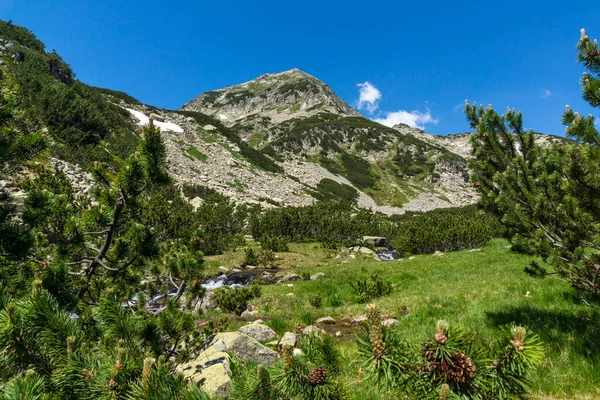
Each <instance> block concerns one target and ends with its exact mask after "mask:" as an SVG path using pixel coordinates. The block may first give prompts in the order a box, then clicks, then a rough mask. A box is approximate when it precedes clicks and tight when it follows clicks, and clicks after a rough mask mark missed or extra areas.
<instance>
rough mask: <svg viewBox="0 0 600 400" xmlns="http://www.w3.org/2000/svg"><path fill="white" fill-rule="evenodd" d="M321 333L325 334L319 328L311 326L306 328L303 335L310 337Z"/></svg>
mask: <svg viewBox="0 0 600 400" xmlns="http://www.w3.org/2000/svg"><path fill="white" fill-rule="evenodd" d="M315 332H316V333H321V332H323V330H322V329H319V328H318V327H316V326H314V325H309V326H307V327H306V328H304V330H303V331H302V334H303V335H309V334H311V333H315Z"/></svg>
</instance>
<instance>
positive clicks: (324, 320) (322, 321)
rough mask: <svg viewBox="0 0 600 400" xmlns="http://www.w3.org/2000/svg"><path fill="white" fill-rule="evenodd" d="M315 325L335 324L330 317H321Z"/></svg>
mask: <svg viewBox="0 0 600 400" xmlns="http://www.w3.org/2000/svg"><path fill="white" fill-rule="evenodd" d="M317 324H335V319H333V318H332V317H323V318H319V319H318V320H317Z"/></svg>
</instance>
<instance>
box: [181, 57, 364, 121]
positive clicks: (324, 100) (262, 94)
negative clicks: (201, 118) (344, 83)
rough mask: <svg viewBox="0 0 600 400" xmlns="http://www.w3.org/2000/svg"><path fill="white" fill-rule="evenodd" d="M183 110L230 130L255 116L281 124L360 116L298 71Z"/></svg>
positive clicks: (205, 97) (210, 95) (219, 93)
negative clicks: (214, 120) (313, 118)
mask: <svg viewBox="0 0 600 400" xmlns="http://www.w3.org/2000/svg"><path fill="white" fill-rule="evenodd" d="M182 109H183V110H186V111H198V112H201V113H203V114H207V115H211V116H215V117H216V118H218V119H220V120H221V121H222V122H223V123H224V124H226V125H229V126H232V125H235V124H237V123H240V122H242V121H243V120H246V119H248V118H251V117H253V116H259V117H261V118H262V119H263V120H264V119H269V120H271V121H273V122H276V123H280V122H282V121H285V120H288V119H293V118H299V117H309V116H312V115H315V114H318V113H322V112H325V113H331V114H337V115H340V116H359V115H360V114H359V113H358V112H357V111H356V110H354V109H353V108H352V107H350V106H349V105H348V104H347V103H346V102H344V101H343V100H342V99H340V98H339V97H337V96H336V94H335V93H334V92H333V91H332V90H331V89H330V88H329V86H327V85H326V84H325V83H323V82H322V81H320V80H319V79H317V78H315V77H314V76H312V75H310V74H308V73H306V72H304V71H301V70H299V69H297V68H293V69H290V70H287V71H283V72H279V73H272V74H264V75H261V76H259V77H257V78H255V79H253V80H251V81H248V82H245V83H241V84H238V85H234V86H228V87H226V88H223V89H219V90H214V91H210V92H206V93H203V94H201V95H200V96H198V97H196V98H195V99H194V100H192V101H191V102H189V103H187V104H185V105H184V106H183V107H182Z"/></svg>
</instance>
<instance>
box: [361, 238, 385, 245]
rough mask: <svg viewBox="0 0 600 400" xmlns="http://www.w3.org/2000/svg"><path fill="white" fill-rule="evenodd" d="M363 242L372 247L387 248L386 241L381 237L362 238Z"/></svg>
mask: <svg viewBox="0 0 600 400" xmlns="http://www.w3.org/2000/svg"><path fill="white" fill-rule="evenodd" d="M363 242H365V243H366V244H368V245H371V246H373V247H389V246H388V242H387V239H386V238H384V237H381V236H363Z"/></svg>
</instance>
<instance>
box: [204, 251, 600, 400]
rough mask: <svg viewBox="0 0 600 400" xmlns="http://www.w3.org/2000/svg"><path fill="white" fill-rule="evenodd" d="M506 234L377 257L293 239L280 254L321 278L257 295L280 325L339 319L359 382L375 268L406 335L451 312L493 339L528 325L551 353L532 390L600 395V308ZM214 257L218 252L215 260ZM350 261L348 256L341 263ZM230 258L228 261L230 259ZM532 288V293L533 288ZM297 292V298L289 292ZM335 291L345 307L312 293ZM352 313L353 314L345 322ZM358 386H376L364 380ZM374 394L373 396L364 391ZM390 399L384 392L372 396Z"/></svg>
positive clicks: (384, 305) (416, 335) (234, 257)
mask: <svg viewBox="0 0 600 400" xmlns="http://www.w3.org/2000/svg"><path fill="white" fill-rule="evenodd" d="M507 245H508V243H507V242H506V241H504V240H493V241H492V242H491V243H490V244H489V245H487V246H486V247H484V248H483V249H481V250H479V251H459V252H454V253H446V254H445V255H444V256H442V257H435V256H417V257H415V258H414V259H412V260H409V259H405V260H397V261H390V262H378V261H374V260H372V259H370V258H368V257H366V256H365V257H361V256H357V258H356V259H351V258H347V257H348V253H340V255H341V258H335V254H334V253H331V252H329V251H327V250H324V249H322V248H321V247H320V246H319V245H318V244H290V252H289V253H278V257H279V259H278V262H279V263H280V264H281V265H283V266H284V267H286V268H289V267H291V266H295V265H297V266H299V267H296V268H294V271H293V272H294V273H297V274H300V273H301V272H308V273H311V274H314V273H316V272H324V273H325V274H326V276H325V278H324V279H322V280H318V281H297V282H293V286H286V285H284V284H276V285H270V286H264V287H263V295H262V297H261V298H260V299H255V300H254V301H253V304H254V305H255V306H256V307H257V308H258V310H259V315H258V317H260V318H262V319H264V320H265V321H269V320H274V324H275V325H279V326H278V328H280V329H281V328H282V325H283V324H281V320H282V319H284V320H286V321H288V323H286V324H285V325H288V326H290V325H291V326H293V325H294V324H296V323H303V321H306V320H307V313H309V314H311V316H310V317H311V318H313V317H314V318H319V317H322V316H332V317H334V318H335V319H336V320H337V321H338V324H336V325H334V326H324V328H326V329H327V330H333V332H335V331H336V330H340V331H341V332H342V334H343V335H342V338H341V339H340V340H341V345H342V352H343V354H344V355H346V357H348V359H347V361H348V362H347V363H346V365H347V367H346V369H347V370H346V373H345V376H344V378H343V379H345V380H346V381H347V382H348V384H349V385H356V383H355V378H356V374H357V368H356V367H355V366H354V365H353V364H352V363H351V360H352V356H351V355H352V353H353V351H354V350H355V345H354V336H355V328H354V327H352V326H351V325H350V324H348V323H347V321H348V320H351V319H352V318H354V317H356V316H358V315H364V314H365V305H364V304H356V303H355V301H354V294H353V291H352V289H351V287H350V285H349V282H356V280H358V279H368V278H369V277H370V276H371V274H373V273H377V274H379V276H381V277H382V278H383V279H384V280H387V281H390V282H392V284H393V285H394V291H393V293H392V294H391V295H390V296H387V297H383V298H378V299H376V300H375V301H374V303H376V304H378V306H379V307H380V308H381V309H382V310H384V311H385V312H386V313H387V314H389V315H391V316H394V317H396V318H398V319H399V320H400V323H399V325H398V326H399V328H398V329H399V330H400V332H401V333H402V334H403V335H404V337H405V338H406V339H408V340H410V341H412V342H414V343H418V342H419V341H420V340H423V339H424V338H426V337H427V336H428V335H431V334H432V331H433V330H434V327H435V323H436V321H437V320H439V319H445V320H447V321H448V322H449V323H451V324H459V325H461V326H463V327H465V328H470V329H473V330H475V331H477V332H478V333H479V334H480V335H481V337H482V338H483V339H485V340H493V339H494V337H496V334H497V333H498V332H499V328H500V327H501V326H502V325H505V324H509V323H512V322H514V323H516V324H521V325H525V326H527V327H529V328H530V329H532V330H533V331H534V332H535V333H537V334H538V335H539V336H540V337H541V339H542V340H543V341H544V344H545V349H546V356H545V362H544V364H543V365H542V366H541V367H540V369H539V372H538V374H537V376H536V377H534V381H533V386H532V394H533V397H534V398H543V399H549V398H556V399H558V398H560V399H562V398H582V399H593V398H598V397H599V396H600V339H599V338H600V325H599V323H598V321H599V320H600V319H599V318H598V317H599V316H600V313H599V312H597V311H594V310H593V309H592V308H590V307H588V306H586V305H584V304H582V302H581V301H579V299H578V296H577V294H576V293H575V292H574V291H573V290H572V289H571V288H570V287H569V286H568V285H567V284H565V283H563V282H561V281H558V280H555V279H552V278H545V279H535V278H532V277H530V276H528V275H527V274H525V273H524V272H523V269H524V268H525V267H526V266H527V265H528V264H529V262H530V260H531V258H530V257H529V256H526V255H522V254H517V253H513V252H512V251H511V250H510V249H508V248H506V247H507ZM242 258H243V251H242V250H240V251H238V252H236V253H228V254H225V255H222V256H219V257H214V258H212V259H210V260H209V262H208V263H207V264H208V265H214V266H215V268H216V265H217V264H219V263H220V265H235V264H238V265H239V262H240V261H241V259H242ZM211 260H212V261H211ZM342 261H348V262H347V263H342ZM223 263H224V264H223ZM527 292H529V293H530V296H526V294H527ZM288 293H294V295H295V296H294V297H287V296H286V294H288ZM316 294H321V296H322V297H323V299H325V298H326V297H327V296H331V295H332V294H337V296H338V297H339V298H340V299H341V301H342V305H341V306H340V307H329V308H327V307H326V302H323V303H324V305H323V307H324V308H321V309H315V308H314V307H312V306H311V305H310V302H309V299H310V298H312V297H314V296H315V295H316ZM344 321H346V322H344ZM355 389H356V390H357V393H364V394H365V396H366V393H368V391H369V390H368V388H365V387H362V386H359V387H356V388H355ZM365 398H366V397H365ZM373 398H383V397H377V396H376V397H373Z"/></svg>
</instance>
